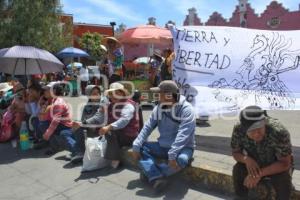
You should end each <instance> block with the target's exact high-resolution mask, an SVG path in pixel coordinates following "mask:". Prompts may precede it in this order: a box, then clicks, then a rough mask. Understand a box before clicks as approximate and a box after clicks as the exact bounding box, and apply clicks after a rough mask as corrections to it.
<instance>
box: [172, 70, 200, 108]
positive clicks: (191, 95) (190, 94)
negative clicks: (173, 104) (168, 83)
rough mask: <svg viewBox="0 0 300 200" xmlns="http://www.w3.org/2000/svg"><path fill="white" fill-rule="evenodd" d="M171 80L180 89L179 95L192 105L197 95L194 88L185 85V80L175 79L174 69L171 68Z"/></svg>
mask: <svg viewBox="0 0 300 200" xmlns="http://www.w3.org/2000/svg"><path fill="white" fill-rule="evenodd" d="M173 80H174V81H175V82H176V84H177V85H178V87H179V89H180V93H181V94H182V95H184V96H185V97H186V100H187V101H188V102H190V103H191V104H192V105H194V103H195V97H196V96H197V95H198V91H197V90H196V88H194V87H192V86H191V85H190V84H188V83H187V80H186V78H182V77H177V76H176V69H175V68H173Z"/></svg>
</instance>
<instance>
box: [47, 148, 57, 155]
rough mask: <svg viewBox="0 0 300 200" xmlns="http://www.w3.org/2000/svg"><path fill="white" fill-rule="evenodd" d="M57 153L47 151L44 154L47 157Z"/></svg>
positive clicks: (50, 150)
mask: <svg viewBox="0 0 300 200" xmlns="http://www.w3.org/2000/svg"><path fill="white" fill-rule="evenodd" d="M57 152H58V151H55V150H54V149H48V150H47V151H46V152H45V155H47V156H53V155H54V154H56V153H57Z"/></svg>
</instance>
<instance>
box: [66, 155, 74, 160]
mask: <svg viewBox="0 0 300 200" xmlns="http://www.w3.org/2000/svg"><path fill="white" fill-rule="evenodd" d="M73 157H74V156H72V154H68V155H65V160H66V161H71V160H72V158H73Z"/></svg>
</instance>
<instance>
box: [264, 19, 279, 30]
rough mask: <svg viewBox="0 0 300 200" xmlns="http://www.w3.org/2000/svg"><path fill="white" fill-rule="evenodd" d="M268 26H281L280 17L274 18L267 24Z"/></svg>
mask: <svg viewBox="0 0 300 200" xmlns="http://www.w3.org/2000/svg"><path fill="white" fill-rule="evenodd" d="M267 24H268V26H269V27H271V28H277V27H278V26H279V25H280V19H279V18H278V17H273V18H272V19H270V20H269V21H268V22H267Z"/></svg>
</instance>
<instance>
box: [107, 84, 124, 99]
mask: <svg viewBox="0 0 300 200" xmlns="http://www.w3.org/2000/svg"><path fill="white" fill-rule="evenodd" d="M118 90H120V91H123V92H124V93H125V95H126V96H127V95H128V91H127V90H126V89H125V87H124V85H122V84H121V83H118V82H116V83H112V84H110V86H109V89H107V90H105V92H104V95H105V96H108V94H109V93H111V92H115V91H118Z"/></svg>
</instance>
